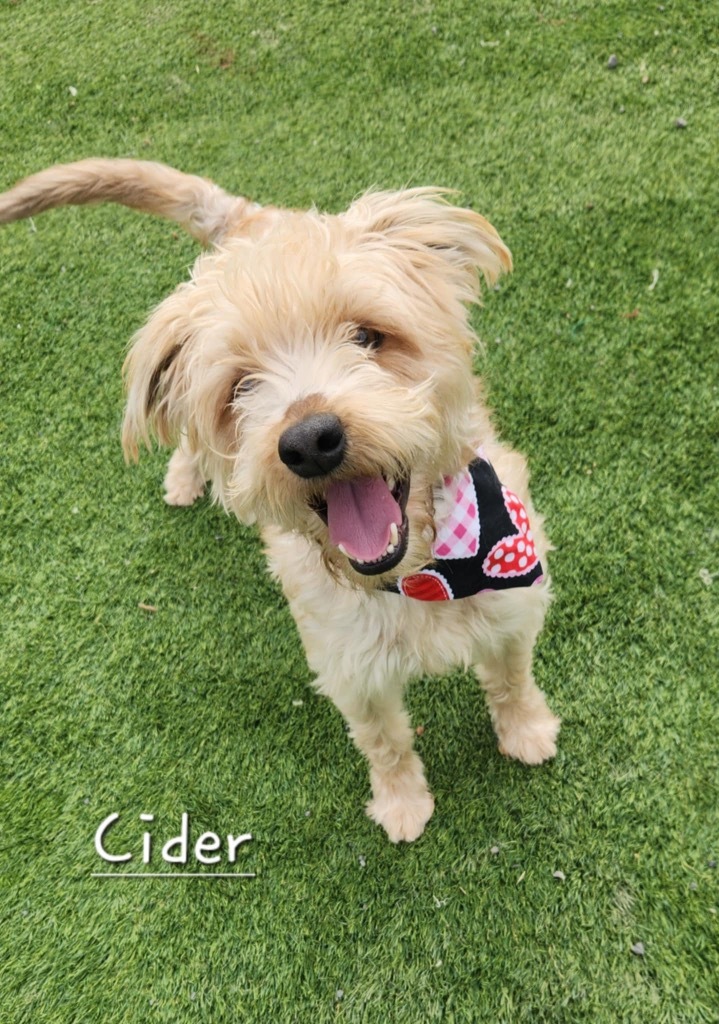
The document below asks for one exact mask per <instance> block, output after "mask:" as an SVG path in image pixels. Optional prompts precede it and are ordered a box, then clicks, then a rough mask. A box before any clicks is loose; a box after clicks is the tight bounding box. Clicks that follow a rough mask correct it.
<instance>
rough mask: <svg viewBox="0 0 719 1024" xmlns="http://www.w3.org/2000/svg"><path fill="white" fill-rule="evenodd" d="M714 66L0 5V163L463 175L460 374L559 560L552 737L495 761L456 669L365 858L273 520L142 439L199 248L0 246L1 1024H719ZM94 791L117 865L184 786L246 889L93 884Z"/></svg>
mask: <svg viewBox="0 0 719 1024" xmlns="http://www.w3.org/2000/svg"><path fill="white" fill-rule="evenodd" d="M718 53H719V7H718V6H717V4H716V3H715V2H712V3H701V4H699V3H697V4H683V3H679V2H671V0H667V2H665V3H662V4H657V3H642V4H639V3H637V4H633V5H628V4H626V3H622V2H610V3H596V2H594V0H593V2H591V3H590V2H588V0H587V2H572V3H570V2H553V3H552V2H546V3H544V2H543V3H539V4H534V3H529V2H528V0H518V2H515V3H512V4H507V3H505V2H502V3H500V2H498V0H489V2H485V3H482V4H476V3H468V2H463V0H441V2H429V0H417V2H414V3H402V4H400V3H397V2H384V3H354V2H348V3H339V2H333V3H325V4H312V3H310V2H309V0H296V2H295V3H294V4H292V5H289V4H285V3H279V2H268V0H262V2H260V3H255V4H251V3H246V2H245V3H230V2H213V3H204V4H200V3H196V2H190V0H165V2H153V0H151V2H142V3H140V2H132V0H128V2H126V3H123V4H110V3H108V2H101V3H91V2H76V3H74V4H69V5H68V4H67V3H61V2H59V0H42V2H40V0H23V2H10V3H6V4H5V5H3V7H2V9H0V67H1V68H2V72H1V74H0V120H1V121H2V127H1V129H0V131H1V135H2V156H3V159H2V166H1V174H2V180H1V182H0V185H2V187H8V186H9V185H11V184H12V183H13V182H14V181H15V180H16V179H17V178H19V177H22V176H24V175H25V174H27V173H30V172H32V171H35V170H38V169H40V168H42V167H43V166H46V165H48V164H51V163H54V162H60V161H68V160H72V159H78V158H80V157H84V156H90V155H107V156H137V157H141V158H149V159H158V160H163V161H166V162H168V163H171V164H174V165H176V166H179V167H181V168H182V169H184V170H187V171H192V172H194V173H201V174H206V175H208V176H211V177H213V178H215V179H216V180H217V181H218V182H219V183H220V184H222V185H223V186H225V187H226V188H228V189H229V190H232V191H237V192H240V193H243V194H246V195H250V196H251V197H252V198H254V199H257V200H259V201H260V202H275V203H279V204H282V205H298V206H304V205H308V204H310V203H312V202H314V203H316V204H317V205H318V206H320V207H323V208H326V209H329V210H339V209H341V208H342V207H343V206H345V205H346V204H347V203H348V202H349V201H350V200H351V199H352V198H353V197H354V196H355V195H356V194H357V193H359V192H361V191H362V190H363V189H365V188H366V187H368V186H371V185H379V186H381V187H386V188H393V187H401V186H403V185H406V184H439V185H446V186H451V187H454V188H457V189H459V190H460V192H461V194H462V201H464V202H465V203H469V204H471V205H473V206H474V207H475V208H476V209H479V210H481V211H482V212H483V213H485V214H486V215H487V216H488V217H489V219H490V220H491V221H492V222H493V223H494V224H495V225H496V226H497V227H498V229H499V231H500V233H501V234H502V236H503V238H504V239H505V240H506V242H507V243H508V244H509V246H510V247H511V249H512V251H513V254H514V259H515V268H516V270H515V274H514V275H513V277H512V278H510V279H507V280H506V281H505V282H504V283H503V284H502V286H501V288H500V290H499V291H497V292H492V293H490V294H489V295H488V296H487V298H486V303H485V308H484V310H483V311H482V312H481V313H480V314H478V315H477V323H478V325H479V329H480V333H481V334H482V336H483V338H484V340H485V342H486V347H485V351H484V354H483V355H482V356H481V357H479V358H478V369H480V371H481V373H482V375H483V376H484V378H485V380H486V382H487V389H488V393H489V397H490V400H491V402H492V404H493V405H494V406H495V408H496V410H497V421H498V424H499V425H500V428H501V430H502V432H503V434H504V436H505V437H506V438H507V439H508V440H510V441H511V442H512V443H513V444H515V445H516V446H518V447H520V448H522V449H523V450H525V451H526V452H527V454H528V455H529V458H530V464H531V467H532V471H533V479H534V495H535V500H536V503H537V505H538V506H539V507H540V508H541V509H542V511H543V512H544V513H545V515H546V517H547V522H548V527H549V530H550V533H551V536H552V539H553V541H554V544H555V545H556V549H557V550H556V552H555V553H554V555H553V557H552V560H551V569H552V575H553V578H554V583H555V591H556V600H555V603H554V605H553V607H552V610H551V614H550V617H549V620H548V623H547V627H546V629H545V632H544V634H543V636H542V638H541V641H540V644H539V648H538V654H537V664H536V674H537V677H538V680H539V682H540V684H541V685H542V687H543V688H544V689H545V691H546V692H547V694H548V696H549V699H550V702H551V704H552V706H553V707H554V708H555V710H556V711H557V712H558V713H559V714H560V715H561V716H562V718H563V723H564V724H563V731H562V734H561V742H560V751H559V755H558V757H557V759H556V761H555V762H554V763H552V764H551V765H548V766H545V767H542V768H540V769H534V770H532V769H528V768H525V767H523V766H521V765H519V764H516V763H507V762H506V761H504V760H503V759H502V758H501V757H500V756H499V755H498V753H497V750H496V745H495V741H494V738H493V735H492V732H491V728H490V725H489V722H488V719H487V716H486V712H485V710H484V708H483V705H482V700H481V698H480V694H479V693H478V690H477V687H476V685H475V684H474V683H473V681H472V679H470V678H469V677H468V676H465V675H463V674H461V673H458V674H456V675H453V676H451V677H447V678H443V679H438V680H437V679H427V680H419V681H418V682H417V683H416V684H415V685H414V687H413V688H412V689H411V691H410V696H409V703H410V707H411V711H412V715H413V719H414V721H415V723H417V724H422V725H424V732H423V734H422V735H421V736H420V737H418V740H417V746H418V749H419V750H420V752H421V754H422V757H423V759H424V761H425V764H426V767H427V771H428V775H429V779H430V782H431V786H432V788H433V791H434V793H435V796H436V798H437V810H436V813H435V816H434V817H433V819H432V820H431V822H430V824H429V826H428V828H427V831H426V833H425V834H424V836H423V837H422V838H421V839H420V840H419V841H418V842H417V843H416V844H414V845H411V846H406V845H404V846H400V847H395V846H392V845H391V844H389V843H388V842H387V840H386V838H385V837H384V835H383V833H382V832H381V831H380V830H379V829H377V828H376V827H375V826H374V825H372V823H371V822H370V821H369V820H368V819H367V818H366V817H365V816H364V815H363V814H362V804H363V802H364V800H365V799H366V798H367V796H368V782H367V773H366V769H365V766H364V764H363V763H362V760H361V758H360V756H359V755H358V754H357V753H356V751H355V750H354V748H353V747H352V745H351V743H350V742H349V740H348V738H347V735H346V733H345V730H344V727H343V724H342V721H341V719H340V717H339V715H338V713H337V712H336V711H335V710H334V709H333V708H332V707H331V706H330V705H329V704H328V703H325V702H322V701H320V700H318V699H317V698H315V697H314V696H313V695H312V693H311V692H310V690H309V687H308V685H307V683H308V680H309V678H310V676H309V672H308V669H307V667H306V665H305V662H304V658H303V655H302V652H301V649H300V645H299V640H298V638H297V635H296V633H295V630H294V626H293V623H292V620H291V617H290V615H289V613H288V611H287V609H286V607H285V605H284V603H283V599H282V597H281V594H280V592H279V590H278V588H277V587H276V586H275V584H274V583H273V582H272V581H271V580H270V579H269V577H268V576H267V575H266V574H265V571H264V567H263V557H262V552H261V549H260V545H259V542H258V539H257V537H256V536H255V535H254V534H253V533H252V532H251V531H249V530H247V529H245V528H242V527H240V526H239V525H238V524H237V523H235V522H234V521H232V520H231V519H229V518H227V517H226V516H225V515H224V514H223V513H222V512H221V511H220V510H219V509H218V508H216V507H214V506H212V505H211V504H210V503H209V501H207V500H205V501H203V502H202V503H201V504H199V505H198V506H197V507H195V508H192V509H189V510H179V509H172V510H171V509H168V508H167V507H166V506H165V505H164V503H163V502H162V500H161V491H160V482H161V479H162V475H163V469H164V462H165V459H166V455H165V453H156V454H154V455H150V456H148V457H145V458H144V459H143V461H142V462H141V464H140V466H139V467H138V468H133V469H128V468H126V467H125V466H124V464H123V461H122V456H121V452H120V446H119V440H118V434H119V425H120V422H121V417H122V407H123V395H122V387H121V381H120V372H119V370H120V365H121V362H122V359H123V355H124V351H125V348H126V344H127V340H128V338H129V337H130V336H131V335H132V333H133V331H134V330H136V329H137V328H138V327H139V326H140V325H141V324H142V322H143V319H144V317H145V316H146V314H147V311H148V310H149V309H150V308H151V307H152V306H153V304H155V303H157V302H158V301H159V300H160V299H161V298H162V297H163V296H164V295H165V294H167V293H168V292H169V291H170V290H171V289H172V288H173V287H174V286H175V285H176V284H177V283H178V282H180V281H181V280H183V279H184V278H185V277H186V274H187V268H188V266H189V264H190V263H191V261H192V259H193V258H194V254H195V252H196V248H195V246H194V244H193V243H192V242H191V241H190V240H188V239H187V238H185V237H184V236H178V232H177V231H176V230H175V228H174V226H172V225H168V224H166V223H163V222H159V221H153V220H151V219H148V218H142V217H141V216H140V215H138V214H134V213H131V212H129V211H126V210H121V209H117V208H111V207H104V208H102V209H83V210H74V209H72V210H70V209H68V210H61V211H57V212H55V213H51V214H47V215H44V216H42V217H41V218H37V219H36V220H35V222H33V223H27V222H25V223H20V224H17V225H12V226H9V227H6V228H4V229H2V231H1V232H0V551H1V555H0V559H1V561H0V591H1V600H2V613H1V619H0V636H1V647H0V701H1V707H2V712H1V714H2V717H1V720H0V730H1V732H0V739H1V746H0V765H1V767H2V789H1V796H0V830H1V831H0V847H1V853H0V856H1V857H2V876H1V878H0V887H1V888H0V1019H1V1020H2V1021H3V1022H4V1021H8V1022H13V1024H15V1022H17V1024H20V1022H23V1024H24V1022H32V1024H61V1022H62V1024H65V1022H82V1024H116V1022H117V1024H120V1022H123V1024H136V1022H137V1024H140V1022H142V1024H145V1022H152V1021H158V1022H168V1024H170V1022H172V1024H175V1022H184V1021H208V1022H212V1024H215V1022H225V1021H227V1022H235V1021H248V1022H263V1024H264V1022H270V1021H271V1022H281V1024H284V1022H295V1021H296V1022H300V1024H301V1022H304V1021H312V1022H313V1024H321V1022H324V1021H337V1020H342V1021H347V1022H371V1024H375V1022H398V1024H405V1022H406V1024H418V1022H425V1021H448V1022H465V1021H466V1022H475V1021H476V1022H485V1021H486V1022H502V1024H505V1022H506V1024H520V1022H522V1024H523V1022H527V1024H542V1022H547V1024H560V1022H568V1024H569V1022H575V1021H576V1022H584V1021H587V1022H595V1024H603V1022H615V1021H620V1022H623V1024H624V1022H627V1024H629V1022H632V1024H633V1022H636V1024H646V1022H652V1024H654V1022H657V1024H664V1022H666V1024H669V1022H671V1024H675V1022H681V1024H693V1022H716V1021H718V1020H719V920H718V916H719V915H718V914H717V910H718V909H719V893H718V891H717V890H718V878H719V869H717V868H716V866H715V865H716V860H717V858H719V832H718V830H719V809H718V808H719V756H718V753H717V736H718V735H719V713H718V711H717V705H718V701H717V693H718V689H719V687H718V683H717V675H718V672H717V670H718V667H719V666H718V663H717V662H718V659H717V641H718V633H719V629H718V627H719V623H718V621H717V620H718V614H717V604H718V599H719V520H718V519H717V509H718V508H719V484H718V480H717V477H718V474H717V455H718V454H719V453H718V451H717V448H718V445H717V442H718V440H719V423H718V413H717V409H718V402H719V392H718V390H717V376H718V375H717V369H718V367H719V359H718V357H717V321H718V319H719V315H718V314H719V299H718V298H717V280H718V279H719V255H718V252H719V248H718V246H717V236H716V214H717V205H718V200H719V175H718V174H717V162H716V155H717V139H718V138H719V98H718V97H717V87H716V66H717V54H718ZM612 54H614V55H616V67H614V68H609V67H608V66H607V65H608V60H609V57H610V55H612ZM140 604H144V605H149V606H152V607H153V608H155V609H156V611H148V610H143V609H142V608H140V607H139V605H140ZM113 811H114V812H117V813H119V814H120V815H121V820H120V822H119V823H118V825H117V826H116V828H115V831H114V833H113V836H114V839H113V841H112V842H113V843H115V844H116V846H115V849H119V848H122V847H123V844H125V845H129V846H130V847H131V848H132V849H134V850H135V851H136V860H135V862H134V864H136V865H137V866H138V867H139V868H140V869H142V867H143V866H142V864H138V860H137V858H138V857H139V846H140V837H141V833H142V831H143V830H144V828H145V827H146V826H145V825H144V824H143V823H141V822H140V820H139V815H140V814H141V813H148V812H149V813H153V814H154V815H155V823H154V824H153V826H152V829H153V834H154V835H155V839H156V843H161V842H163V841H164V840H165V839H167V838H169V837H170V836H172V835H175V834H177V832H178V827H179V823H180V816H181V814H182V813H183V811H187V812H189V813H190V815H191V821H192V828H193V832H194V834H195V835H197V834H198V833H199V832H201V831H203V830H206V829H207V830H212V831H215V832H218V833H221V834H226V833H227V832H231V833H233V834H237V833H240V832H246V831H249V832H252V834H253V836H254V839H253V840H252V842H251V843H248V844H247V845H246V846H245V847H243V848H242V849H241V851H240V853H239V855H238V861H237V865H235V867H236V868H237V869H238V870H243V871H249V872H255V873H256V875H257V877H256V878H255V879H253V880H246V881H239V880H228V881H218V880H215V881H206V880H202V879H189V878H187V879H180V880H170V881H167V880H162V879H157V880H136V881H135V880H129V879H127V880H109V879H95V878H92V877H91V875H92V873H93V872H97V871H101V870H107V869H108V866H107V865H105V864H104V863H103V862H102V861H101V860H100V859H99V857H98V856H97V854H96V852H95V849H94V845H93V836H94V832H95V829H96V828H97V826H98V824H99V823H100V821H101V820H102V819H104V818H105V817H106V816H107V815H109V814H110V813H112V812H113ZM108 845H111V844H110V843H108ZM158 849H159V847H158ZM493 851H494V852H493ZM120 867H123V865H120ZM152 867H153V868H154V869H155V870H160V869H161V868H162V867H163V864H162V861H161V859H158V853H157V850H156V853H155V857H154V860H153V863H152ZM190 867H191V865H188V867H187V870H190ZM193 870H194V868H193ZM554 872H561V873H562V875H563V876H564V877H555V876H554ZM638 944H641V946H639V945H638ZM632 947H634V952H633V951H632ZM642 950H643V952H642Z"/></svg>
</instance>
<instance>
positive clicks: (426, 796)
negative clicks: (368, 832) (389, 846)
mask: <svg viewBox="0 0 719 1024" xmlns="http://www.w3.org/2000/svg"><path fill="white" fill-rule="evenodd" d="M433 811H434V797H433V796H432V794H431V793H430V791H429V790H428V789H426V788H425V789H424V790H423V791H422V792H420V793H418V794H417V795H416V796H413V797H410V796H402V797H399V796H397V795H390V794H389V793H388V794H384V795H381V796H378V797H375V798H374V800H370V802H369V803H368V804H367V814H368V815H369V817H370V818H371V819H372V821H374V822H376V823H377V824H378V825H381V826H382V828H383V829H384V830H385V832H386V833H387V838H388V839H389V840H390V842H392V843H411V842H414V840H415V839H419V837H420V836H421V835H422V833H423V832H424V827H425V825H426V824H427V822H428V821H429V819H430V818H431V817H432V812H433Z"/></svg>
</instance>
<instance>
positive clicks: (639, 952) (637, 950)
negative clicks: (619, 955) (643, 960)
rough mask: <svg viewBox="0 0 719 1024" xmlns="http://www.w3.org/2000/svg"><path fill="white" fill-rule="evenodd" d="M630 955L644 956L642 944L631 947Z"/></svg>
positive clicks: (637, 943) (636, 943)
mask: <svg viewBox="0 0 719 1024" xmlns="http://www.w3.org/2000/svg"><path fill="white" fill-rule="evenodd" d="M632 953H634V955H635V956H644V943H643V942H635V943H634V945H633V946H632Z"/></svg>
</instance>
